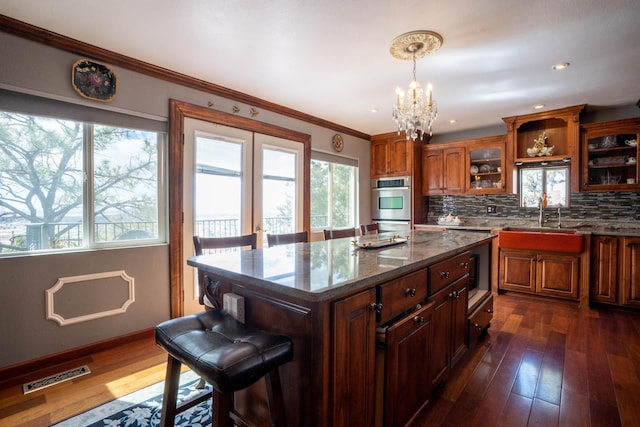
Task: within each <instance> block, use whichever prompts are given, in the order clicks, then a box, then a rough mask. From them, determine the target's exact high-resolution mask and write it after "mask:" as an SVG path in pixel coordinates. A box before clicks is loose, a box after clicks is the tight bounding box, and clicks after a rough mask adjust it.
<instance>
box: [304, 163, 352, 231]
mask: <svg viewBox="0 0 640 427" xmlns="http://www.w3.org/2000/svg"><path fill="white" fill-rule="evenodd" d="M314 161H321V162H326V163H329V165H330V172H329V173H330V175H333V170H334V165H341V166H348V167H352V168H353V170H352V173H351V176H350V181H351V190H352V191H351V200H350V205H351V213H350V215H351V217H352V224H350V225H346V226H344V227H333V225H331V223H332V221H333V219H332V217H333V199H334V198H333V197H332V196H331V195H332V194H333V188H332V185H331V184H332V183H333V179H331V180H330V182H329V190H328V202H329V207H328V221H327V223H328V224H327V225H326V226H322V227H313V226H311V232H320V231H322V230H323V229H325V228H350V227H357V226H358V225H357V224H358V219H359V215H360V212H359V209H360V207H359V203H358V200H359V192H360V186H359V183H360V181H359V173H360V171H359V165H358V161H357V160H356V159H352V158H349V157H344V156H336V155H334V154H329V153H325V152H320V151H312V152H311V162H314ZM310 169H311V172H313V167H311V168H310ZM310 191H312V190H311V189H310ZM311 203H313V198H312V199H311ZM310 211H311V213H312V212H313V209H312V208H311V209H310Z"/></svg>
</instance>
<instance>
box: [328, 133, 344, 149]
mask: <svg viewBox="0 0 640 427" xmlns="http://www.w3.org/2000/svg"><path fill="white" fill-rule="evenodd" d="M331 142H332V143H333V149H334V150H336V151H338V152H340V151H342V149H343V148H344V140H343V139H342V136H341V135H339V134H335V135H333V139H332V140H331Z"/></svg>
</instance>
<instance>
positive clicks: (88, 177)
mask: <svg viewBox="0 0 640 427" xmlns="http://www.w3.org/2000/svg"><path fill="white" fill-rule="evenodd" d="M83 138H84V140H83V144H82V147H83V157H84V161H83V168H84V171H83V175H84V185H83V195H82V206H83V209H82V218H83V219H82V222H83V224H84V226H83V227H82V230H83V241H84V245H83V246H85V247H93V244H94V233H93V230H94V229H95V220H94V208H93V201H94V197H93V191H94V188H93V187H94V186H93V177H94V174H93V146H94V144H93V125H91V124H88V123H85V124H84V132H83Z"/></svg>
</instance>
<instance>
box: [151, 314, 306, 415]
mask: <svg viewBox="0 0 640 427" xmlns="http://www.w3.org/2000/svg"><path fill="white" fill-rule="evenodd" d="M155 334H156V343H158V345H159V346H161V347H163V348H164V349H165V350H166V351H167V352H168V353H169V358H168V363H167V376H166V380H165V386H164V397H163V400H162V416H161V419H160V425H161V426H173V425H174V421H175V416H176V414H178V413H180V412H183V411H185V410H187V409H189V408H191V407H193V406H195V405H197V404H198V403H200V402H203V401H204V400H206V399H207V398H208V397H209V395H208V394H205V395H204V396H200V397H198V398H196V399H194V400H191V401H187V402H183V403H182V404H181V405H180V406H178V407H176V402H177V393H178V386H179V382H180V366H181V364H182V363H184V364H185V365H187V366H188V367H190V368H191V369H192V370H193V371H194V372H196V373H197V374H198V375H200V376H201V377H202V378H204V379H205V380H206V381H207V382H208V383H210V384H211V385H212V386H213V393H212V394H213V399H212V400H213V402H212V414H211V415H212V421H213V426H215V427H225V426H232V425H233V422H232V420H231V416H232V414H233V416H234V417H237V415H235V414H234V413H233V411H234V409H233V392H234V391H238V390H242V389H244V388H246V387H248V386H250V385H251V384H253V383H255V382H256V381H258V380H259V379H260V378H262V377H264V378H265V382H266V385H267V395H268V398H269V409H270V412H271V422H272V425H278V426H284V425H286V419H285V411H284V401H283V398H282V387H281V384H280V375H279V372H278V368H279V367H280V365H282V364H284V363H287V362H289V361H291V360H292V359H293V344H292V342H291V340H290V339H289V338H288V337H286V336H283V335H276V334H273V333H269V332H265V331H259V330H256V329H253V328H250V327H248V326H246V325H244V324H242V323H240V322H238V321H237V320H236V319H234V318H233V317H232V316H231V315H230V314H228V313H227V312H225V311H223V310H220V309H214V310H206V311H203V312H201V313H197V314H194V315H190V316H185V317H179V318H176V319H171V320H167V321H165V322H163V323H161V324H159V325H158V326H156V329H155Z"/></svg>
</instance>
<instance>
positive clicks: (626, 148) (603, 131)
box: [582, 118, 640, 191]
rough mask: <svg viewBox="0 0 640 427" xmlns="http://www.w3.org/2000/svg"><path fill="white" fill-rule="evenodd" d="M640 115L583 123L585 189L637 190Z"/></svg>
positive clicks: (583, 178) (583, 187)
mask: <svg viewBox="0 0 640 427" xmlns="http://www.w3.org/2000/svg"><path fill="white" fill-rule="evenodd" d="M639 139H640V118H633V119H624V120H616V121H610V122H602V123H589V124H584V125H582V190H583V191H636V190H638V189H639V188H640V185H639V184H638V179H639V178H640V177H639V176H638V140H639Z"/></svg>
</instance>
